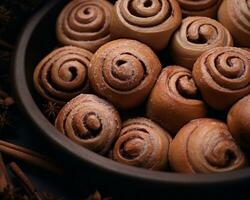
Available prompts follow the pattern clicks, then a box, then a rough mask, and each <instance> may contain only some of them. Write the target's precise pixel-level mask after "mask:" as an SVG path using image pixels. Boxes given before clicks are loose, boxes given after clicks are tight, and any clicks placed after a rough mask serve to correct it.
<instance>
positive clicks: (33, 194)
mask: <svg viewBox="0 0 250 200" xmlns="http://www.w3.org/2000/svg"><path fill="white" fill-rule="evenodd" d="M9 166H10V169H11V171H12V172H13V173H14V174H15V175H16V176H17V177H18V179H19V181H20V182H21V184H22V186H23V188H24V189H25V190H26V192H27V194H28V195H29V197H30V199H32V198H33V199H34V200H42V197H41V195H40V193H39V192H38V190H37V189H36V187H35V186H34V185H33V184H32V182H31V181H30V179H29V178H28V177H27V176H26V175H25V174H24V172H23V171H22V170H21V168H20V167H19V166H18V165H17V164H16V163H15V162H12V163H10V164H9Z"/></svg>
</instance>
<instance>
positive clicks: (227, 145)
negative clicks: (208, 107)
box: [169, 118, 246, 173]
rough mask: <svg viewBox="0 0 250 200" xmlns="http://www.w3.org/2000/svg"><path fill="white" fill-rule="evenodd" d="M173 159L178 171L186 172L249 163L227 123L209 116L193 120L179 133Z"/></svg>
mask: <svg viewBox="0 0 250 200" xmlns="http://www.w3.org/2000/svg"><path fill="white" fill-rule="evenodd" d="M169 159H170V165H171V167H172V168H173V169H174V170H175V171H177V172H185V173H211V172H226V171H232V170H236V169H240V168H243V167H244V166H245V164H246V158H245V156H244V154H243V152H242V151H241V150H240V148H239V147H238V146H237V144H236V143H235V141H234V139H233V138H232V136H231V134H230V132H229V131H228V128H227V126H226V124H224V123H223V122H220V121H218V120H215V119H206V118H203V119H197V120H193V121H191V122H190V123H188V124H187V125H185V126H184V127H183V128H182V129H181V130H180V131H179V132H178V133H177V135H176V137H175V138H174V140H173V142H172V143H171V145H170V151H169Z"/></svg>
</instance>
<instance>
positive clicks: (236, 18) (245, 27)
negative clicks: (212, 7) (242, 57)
mask: <svg viewBox="0 0 250 200" xmlns="http://www.w3.org/2000/svg"><path fill="white" fill-rule="evenodd" d="M218 20H219V21H220V22H221V23H222V24H223V25H224V26H225V27H226V28H227V29H228V30H229V31H230V33H231V34H232V36H233V38H234V41H235V43H236V44H237V45H238V46H242V47H250V0H224V1H223V3H222V4H221V6H220V9H219V12H218Z"/></svg>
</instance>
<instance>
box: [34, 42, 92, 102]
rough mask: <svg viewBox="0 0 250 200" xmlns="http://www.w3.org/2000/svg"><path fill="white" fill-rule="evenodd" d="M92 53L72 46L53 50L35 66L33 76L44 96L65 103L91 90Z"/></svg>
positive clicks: (37, 88) (35, 83)
mask: <svg viewBox="0 0 250 200" xmlns="http://www.w3.org/2000/svg"><path fill="white" fill-rule="evenodd" d="M91 58H92V53H91V52H89V51H87V50H84V49H81V48H77V47H73V46H66V47H62V48H59V49H56V50H54V51H52V52H51V53H50V54H48V55H47V56H46V57H45V58H43V59H42V60H41V61H40V63H39V64H38V65H37V66H36V68H35V71H34V75H33V80H34V85H35V88H36V90H37V91H38V92H39V94H40V95H41V96H42V97H44V98H45V99H47V100H49V101H52V102H55V103H58V104H61V105H62V104H65V103H66V102H67V101H69V100H70V99H72V98H73V97H75V96H77V95H78V94H80V93H86V92H88V91H89V81H88V68H89V63H90V59H91Z"/></svg>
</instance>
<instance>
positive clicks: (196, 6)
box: [177, 0, 221, 18]
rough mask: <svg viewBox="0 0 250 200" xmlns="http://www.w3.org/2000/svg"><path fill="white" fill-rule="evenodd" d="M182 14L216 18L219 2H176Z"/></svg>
mask: <svg viewBox="0 0 250 200" xmlns="http://www.w3.org/2000/svg"><path fill="white" fill-rule="evenodd" d="M177 1H178V2H179V4H180V7H181V10H182V14H183V16H184V17H187V16H204V17H211V18H216V16H217V10H218V8H219V6H220V4H221V0H198V1H197V0H196V1H195V0H177Z"/></svg>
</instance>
